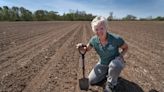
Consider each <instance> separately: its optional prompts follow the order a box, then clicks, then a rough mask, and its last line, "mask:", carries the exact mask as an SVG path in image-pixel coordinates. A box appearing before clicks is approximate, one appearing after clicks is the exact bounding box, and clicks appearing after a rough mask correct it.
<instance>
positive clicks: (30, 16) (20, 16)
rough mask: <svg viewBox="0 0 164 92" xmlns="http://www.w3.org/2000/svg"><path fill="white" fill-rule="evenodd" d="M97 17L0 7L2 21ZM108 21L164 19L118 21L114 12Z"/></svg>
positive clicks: (161, 18)
mask: <svg viewBox="0 0 164 92" xmlns="http://www.w3.org/2000/svg"><path fill="white" fill-rule="evenodd" d="M94 17H95V15H92V14H87V13H86V12H85V11H78V10H76V11H75V10H71V11H70V12H69V13H64V14H63V15H60V14H58V12H57V11H47V10H36V11H34V12H31V11H30V10H28V9H26V8H24V7H16V6H13V7H11V8H10V7H8V6H2V7H0V21H56V20H57V21H91V20H92V19H93V18H94ZM108 20H125V21H127V20H130V21H133V20H140V21H145V20H157V21H164V17H161V16H158V17H156V18H152V17H151V16H150V17H147V18H140V19H137V17H136V16H134V15H131V14H128V15H127V16H125V17H123V18H121V19H117V18H114V17H113V12H110V14H109V16H108Z"/></svg>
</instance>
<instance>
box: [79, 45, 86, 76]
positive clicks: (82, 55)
mask: <svg viewBox="0 0 164 92" xmlns="http://www.w3.org/2000/svg"><path fill="white" fill-rule="evenodd" d="M82 47H86V45H83V46H82ZM78 50H79V53H80V54H81V57H82V72H83V78H85V62H84V59H85V53H86V50H85V51H84V52H81V50H80V48H79V49H78Z"/></svg>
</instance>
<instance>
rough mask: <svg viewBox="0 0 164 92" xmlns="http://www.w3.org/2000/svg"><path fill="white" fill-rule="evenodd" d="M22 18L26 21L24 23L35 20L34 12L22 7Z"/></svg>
mask: <svg viewBox="0 0 164 92" xmlns="http://www.w3.org/2000/svg"><path fill="white" fill-rule="evenodd" d="M20 17H21V20H24V21H30V20H33V18H32V12H31V11H29V10H27V9H25V8H24V7H20Z"/></svg>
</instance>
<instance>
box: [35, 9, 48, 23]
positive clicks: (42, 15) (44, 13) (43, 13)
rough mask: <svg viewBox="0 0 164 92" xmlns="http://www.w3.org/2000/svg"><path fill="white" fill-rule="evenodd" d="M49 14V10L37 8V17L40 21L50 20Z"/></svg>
mask: <svg viewBox="0 0 164 92" xmlns="http://www.w3.org/2000/svg"><path fill="white" fill-rule="evenodd" d="M47 15H48V12H47V11H45V10H37V11H35V13H34V16H35V19H36V20H38V21H45V20H48V18H47Z"/></svg>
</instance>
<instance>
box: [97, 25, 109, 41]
mask: <svg viewBox="0 0 164 92" xmlns="http://www.w3.org/2000/svg"><path fill="white" fill-rule="evenodd" d="M106 32H107V29H106V27H105V24H104V23H100V24H98V25H97V26H95V33H96V35H97V36H99V37H100V38H101V37H103V36H105V34H106Z"/></svg>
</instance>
